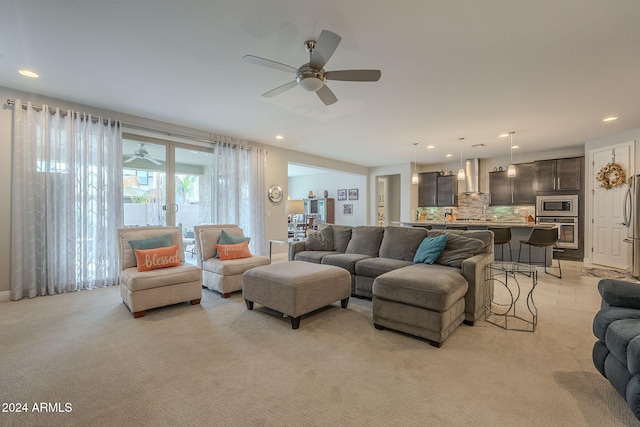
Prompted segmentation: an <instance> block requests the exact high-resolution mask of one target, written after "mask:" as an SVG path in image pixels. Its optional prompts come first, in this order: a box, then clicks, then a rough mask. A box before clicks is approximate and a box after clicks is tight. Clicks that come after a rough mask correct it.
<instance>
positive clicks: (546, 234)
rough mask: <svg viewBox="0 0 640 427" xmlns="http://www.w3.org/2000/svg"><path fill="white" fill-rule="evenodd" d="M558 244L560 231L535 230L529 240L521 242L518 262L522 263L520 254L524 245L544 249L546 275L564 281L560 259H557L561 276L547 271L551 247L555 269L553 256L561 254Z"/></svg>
mask: <svg viewBox="0 0 640 427" xmlns="http://www.w3.org/2000/svg"><path fill="white" fill-rule="evenodd" d="M557 243H558V229H557V228H556V227H554V228H534V229H533V230H532V231H531V235H530V236H529V239H528V240H520V249H519V250H518V262H520V254H521V252H522V245H523V244H525V245H529V246H535V247H538V248H544V272H545V273H546V274H550V275H552V276H555V277H557V278H558V279H562V267H560V257H557V258H556V259H557V260H558V271H559V274H558V275H555V274H553V273H550V272H548V271H547V250H546V248H548V247H549V246H551V267H550V268H551V269H553V268H555V267H554V266H553V258H554V257H553V255H554V254H555V253H557V252H559V250H558V247H557V246H556V244H557ZM529 264H531V248H529Z"/></svg>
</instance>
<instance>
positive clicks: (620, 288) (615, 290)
mask: <svg viewBox="0 0 640 427" xmlns="http://www.w3.org/2000/svg"><path fill="white" fill-rule="evenodd" d="M598 291H599V292H600V295H602V302H603V304H602V306H603V307H607V306H615V307H624V308H633V309H636V310H640V283H633V282H627V281H625V280H616V279H602V280H600V281H599V282H598Z"/></svg>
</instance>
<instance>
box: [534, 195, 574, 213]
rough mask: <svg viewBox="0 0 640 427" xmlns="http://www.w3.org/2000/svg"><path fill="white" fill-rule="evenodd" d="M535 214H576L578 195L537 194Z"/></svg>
mask: <svg viewBox="0 0 640 427" xmlns="http://www.w3.org/2000/svg"><path fill="white" fill-rule="evenodd" d="M536 216H578V195H577V194H575V195H564V196H537V197H536Z"/></svg>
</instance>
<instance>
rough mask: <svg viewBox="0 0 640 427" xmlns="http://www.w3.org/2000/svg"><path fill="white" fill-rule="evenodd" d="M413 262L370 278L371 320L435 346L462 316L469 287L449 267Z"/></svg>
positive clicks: (458, 322)
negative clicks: (371, 282) (371, 292)
mask: <svg viewBox="0 0 640 427" xmlns="http://www.w3.org/2000/svg"><path fill="white" fill-rule="evenodd" d="M425 267H427V266H425V265H421V264H416V265H411V266H408V267H403V268H399V269H397V270H393V271H390V272H388V273H385V274H382V275H380V276H378V277H377V278H376V279H375V280H374V282H373V302H372V311H373V324H374V326H375V327H376V328H377V329H384V328H385V327H386V328H390V329H394V330H397V331H400V332H405V333H407V334H411V335H415V336H418V337H421V338H425V339H426V340H427V341H429V343H430V344H431V345H433V346H435V347H440V346H441V345H442V342H443V341H444V340H445V339H446V338H447V337H448V336H449V335H451V333H452V332H453V331H454V330H455V329H456V328H457V327H458V326H459V325H460V323H462V321H463V320H464V295H465V293H466V292H467V288H468V287H469V285H468V283H467V281H466V280H465V279H464V277H462V275H461V274H459V273H457V272H455V271H451V270H450V269H445V268H443V269H439V268H434V267H435V266H434V265H429V266H428V267H427V268H425Z"/></svg>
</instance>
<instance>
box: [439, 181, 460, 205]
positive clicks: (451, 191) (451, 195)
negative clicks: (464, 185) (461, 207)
mask: <svg viewBox="0 0 640 427" xmlns="http://www.w3.org/2000/svg"><path fill="white" fill-rule="evenodd" d="M438 206H458V176H457V175H446V176H439V177H438Z"/></svg>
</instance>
